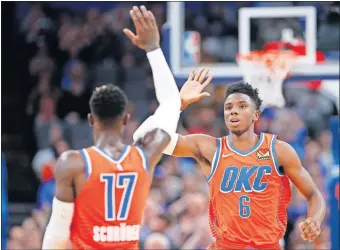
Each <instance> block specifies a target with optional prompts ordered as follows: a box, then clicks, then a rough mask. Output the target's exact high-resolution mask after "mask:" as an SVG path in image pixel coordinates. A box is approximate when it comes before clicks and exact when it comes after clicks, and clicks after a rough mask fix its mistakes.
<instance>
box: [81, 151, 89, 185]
mask: <svg viewBox="0 0 340 250" xmlns="http://www.w3.org/2000/svg"><path fill="white" fill-rule="evenodd" d="M79 151H80V154H81V157H82V158H83V160H84V163H85V174H86V179H87V178H88V177H89V175H90V168H89V162H88V159H87V157H86V152H85V149H81V150H79Z"/></svg>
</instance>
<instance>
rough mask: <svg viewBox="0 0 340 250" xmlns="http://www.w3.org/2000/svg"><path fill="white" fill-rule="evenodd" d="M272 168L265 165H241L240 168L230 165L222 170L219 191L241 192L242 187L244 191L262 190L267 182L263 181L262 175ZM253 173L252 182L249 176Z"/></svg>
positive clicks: (268, 173) (269, 172)
mask: <svg viewBox="0 0 340 250" xmlns="http://www.w3.org/2000/svg"><path fill="white" fill-rule="evenodd" d="M271 173H272V168H271V167H270V166H268V165H265V166H251V167H248V166H243V167H241V168H239V167H235V166H230V167H228V168H226V169H225V170H224V174H223V178H222V182H221V186H220V191H221V192H222V193H229V192H231V191H234V192H241V191H242V189H243V191H244V192H246V193H250V192H252V191H254V192H262V191H264V190H265V189H266V188H267V186H268V183H267V182H265V181H263V180H262V178H263V176H264V175H270V174H271ZM253 175H255V179H254V182H253V183H251V182H250V178H251V177H252V176H253Z"/></svg>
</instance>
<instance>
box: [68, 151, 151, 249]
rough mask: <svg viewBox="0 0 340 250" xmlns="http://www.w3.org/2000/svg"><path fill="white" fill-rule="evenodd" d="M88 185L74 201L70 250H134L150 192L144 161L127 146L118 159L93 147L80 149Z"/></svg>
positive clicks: (142, 153)
mask: <svg viewBox="0 0 340 250" xmlns="http://www.w3.org/2000/svg"><path fill="white" fill-rule="evenodd" d="M80 152H81V154H82V156H83V159H84V162H85V165H86V175H87V182H86V184H85V185H84V187H83V189H82V191H81V193H80V194H79V195H78V197H77V198H76V199H75V210H74V215H73V220H72V224H71V243H72V249H116V248H121V249H127V248H129V249H136V248H138V241H139V234H140V229H141V221H142V216H143V212H144V208H145V204H146V199H147V197H148V194H149V189H150V178H149V174H148V172H147V158H146V156H145V154H144V152H143V150H142V149H141V148H139V147H134V146H126V148H125V150H124V151H123V152H122V154H121V156H120V158H119V159H113V158H112V157H111V156H110V155H109V154H107V153H106V152H105V151H104V150H102V149H100V148H98V147H96V146H93V147H90V148H87V149H82V150H81V151H80Z"/></svg>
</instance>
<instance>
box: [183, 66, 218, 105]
mask: <svg viewBox="0 0 340 250" xmlns="http://www.w3.org/2000/svg"><path fill="white" fill-rule="evenodd" d="M208 73H209V69H207V68H202V69H200V70H199V71H198V72H197V73H195V70H192V71H191V72H190V75H189V77H188V80H187V81H186V82H185V83H184V85H183V87H182V88H181V91H180V93H179V94H180V96H181V102H182V105H181V110H184V109H185V108H186V107H187V106H188V105H189V104H191V103H194V102H197V101H199V100H201V99H202V98H204V97H207V96H210V94H209V93H208V92H203V93H202V91H203V90H204V89H205V88H206V87H207V86H208V85H209V84H210V82H211V80H212V79H213V75H212V74H210V75H209V76H208V78H207V79H206V77H207V75H208ZM205 79H206V80H205ZM204 80H205V81H204Z"/></svg>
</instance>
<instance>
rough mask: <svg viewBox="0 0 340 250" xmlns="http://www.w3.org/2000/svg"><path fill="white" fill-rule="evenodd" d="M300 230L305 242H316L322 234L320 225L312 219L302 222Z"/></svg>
mask: <svg viewBox="0 0 340 250" xmlns="http://www.w3.org/2000/svg"><path fill="white" fill-rule="evenodd" d="M299 228H300V232H301V237H302V239H303V240H308V241H314V240H315V239H316V238H317V237H318V236H319V234H320V233H321V229H320V223H319V222H318V221H317V220H316V219H314V218H312V217H309V218H307V219H306V220H305V221H304V222H301V224H300V225H299Z"/></svg>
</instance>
